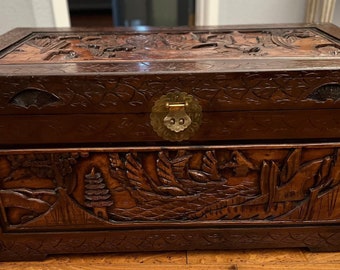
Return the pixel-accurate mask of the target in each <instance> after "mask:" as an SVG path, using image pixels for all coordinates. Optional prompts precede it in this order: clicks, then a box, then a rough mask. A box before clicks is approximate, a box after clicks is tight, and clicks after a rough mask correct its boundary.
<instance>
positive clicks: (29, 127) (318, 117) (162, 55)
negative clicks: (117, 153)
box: [0, 25, 340, 143]
mask: <svg viewBox="0 0 340 270" xmlns="http://www.w3.org/2000/svg"><path fill="white" fill-rule="evenodd" d="M339 38H340V31H339V29H338V28H337V27H336V26H334V25H288V26H287V25H285V26H282V25H281V26H280V25H277V26H272V25H271V26H241V27H237V26H233V27H202V28H190V29H189V28H178V29H149V28H148V29H137V28H136V29H126V28H114V29H16V30H13V31H11V32H9V33H7V34H5V35H3V36H1V38H0V117H1V119H2V123H3V124H1V125H0V129H1V128H2V129H3V131H5V130H7V131H8V130H11V131H12V132H15V136H12V135H13V134H14V133H13V134H12V135H10V134H8V135H1V136H2V137H4V136H5V137H6V136H7V137H6V138H3V139H2V142H5V143H13V142H18V141H19V142H28V141H29V142H33V141H37V142H39V143H40V142H45V143H55V142H63V143H66V142H70V141H74V140H75V139H74V138H73V137H76V136H77V140H78V141H80V142H98V141H100V142H108V141H109V142H112V141H122V140H126V141H129V142H130V141H137V140H139V138H140V136H142V137H143V140H146V141H153V142H154V141H157V140H162V139H160V137H157V135H156V134H155V132H154V131H153V129H152V127H151V124H150V113H151V112H152V110H153V108H154V107H155V104H157V101H158V100H160V99H162V97H163V99H164V96H167V95H169V93H170V94H171V93H185V94H187V95H188V96H189V99H191V98H193V99H194V100H195V101H197V104H198V105H197V106H196V105H195V106H193V107H194V108H201V110H202V119H201V120H200V128H199V130H198V133H195V134H194V135H193V137H191V139H192V140H194V141H195V140H196V141H203V140H236V139H254V138H259V137H261V136H262V138H264V139H268V138H271V139H280V138H294V139H295V138H302V137H308V136H309V137H318V138H320V137H322V135H321V133H322V126H329V125H331V126H333V127H335V128H336V130H338V127H337V124H336V123H335V122H334V121H336V119H335V120H332V121H331V120H323V119H330V118H332V117H330V116H331V115H334V112H335V110H339V109H340V105H339V102H338V100H339V97H340V79H339V78H340V41H339ZM180 95H181V94H180ZM165 105H166V106H167V107H168V108H169V111H170V116H173V115H176V117H177V116H179V117H178V120H179V121H180V120H185V123H186V124H188V123H190V124H191V122H190V121H191V120H193V119H192V117H189V118H190V119H188V118H187V116H186V115H185V113H183V111H185V108H186V110H188V108H189V107H190V108H191V107H192V106H191V105H190V106H186V105H185V102H184V103H183V101H180V102H178V101H176V100H175V101H173V102H172V103H171V104H167V102H165ZM156 107H157V106H156ZM297 111H299V112H302V113H299V115H301V117H296V115H297ZM179 112H180V113H179ZM181 113H183V115H182V116H183V117H182V116H181ZM168 114H169V113H168V112H167V114H166V116H167V115H168ZM28 115H30V117H29V118H28ZM307 116H309V117H308V119H309V120H308V121H310V122H313V123H312V124H310V125H309V126H306V125H305V124H303V125H304V126H305V129H304V131H303V132H297V131H296V127H297V126H301V123H302V122H305V121H306V117H307ZM176 117H175V118H176ZM70 119H72V121H71V120H70ZM98 119H101V120H100V121H98ZM162 119H165V117H163V118H162ZM173 119H174V118H173V117H168V118H167V119H166V120H164V121H165V122H164V123H165V125H169V126H170V125H171V121H173ZM176 119H177V118H176ZM211 119H214V121H213V122H212V121H211ZM112 121H113V122H114V123H113V124H112ZM315 121H316V122H315ZM325 121H326V122H327V123H325ZM329 121H331V122H329ZM216 122H220V123H217V124H216ZM74 123H77V124H78V125H79V126H80V131H79V132H78V133H77V134H76V133H75V132H74V131H73V133H72V132H70V130H71V129H72V128H73V127H74ZM109 123H110V124H109ZM282 123H285V124H282ZM334 123H335V124H334ZM40 126H41V127H44V128H45V130H44V131H43V130H42V128H39V127H40ZM108 126H110V127H111V128H108ZM315 126H317V128H318V129H319V132H315V128H312V127H315ZM17 127H21V129H24V132H22V131H18V128H17ZM112 127H114V128H112ZM171 128H174V129H176V130H175V131H174V130H173V131H174V132H176V133H178V132H181V128H183V126H176V127H171ZM171 128H170V130H171ZM185 128H187V127H185ZM240 128H243V131H244V132H241V133H240V132H239V130H240ZM35 130H40V132H39V134H38V133H37V132H36V131H35ZM48 130H49V131H48ZM119 130H120V132H119ZM127 130H128V131H131V132H130V133H128V134H127V133H126V131H127ZM46 132H47V133H46ZM117 132H118V133H117ZM334 132H335V131H334V130H333V131H332V132H331V135H323V136H324V137H325V136H326V137H327V138H328V137H338V136H340V134H338V133H339V131H337V132H338V133H336V132H335V133H336V134H335V133H334ZM98 133H100V136H99V137H98V136H94V134H97V135H98ZM25 134H26V135H25ZM32 134H35V136H33V137H34V138H35V139H33V137H32ZM46 134H47V135H46ZM68 134H73V135H68ZM117 134H118V135H117ZM37 135H39V136H37ZM20 136H24V137H22V139H18V137H20ZM29 136H30V139H28V137H29ZM67 136H69V137H67ZM118 138H120V139H118Z"/></svg>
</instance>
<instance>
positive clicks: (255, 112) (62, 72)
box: [0, 25, 340, 260]
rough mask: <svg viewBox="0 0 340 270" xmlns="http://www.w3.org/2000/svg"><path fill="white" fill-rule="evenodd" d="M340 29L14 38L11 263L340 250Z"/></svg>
mask: <svg viewBox="0 0 340 270" xmlns="http://www.w3.org/2000/svg"><path fill="white" fill-rule="evenodd" d="M339 39H340V30H339V29H338V28H337V27H335V26H333V25H320V26H316V25H294V26H261V27H260V26H247V27H231V28H196V29H186V28H180V29H97V30H91V29H80V30H70V29H17V30H13V31H11V32H9V33H7V34H5V35H3V36H2V37H1V39H0V147H1V149H0V222H1V223H0V225H1V227H0V260H34V259H42V258H44V257H45V256H46V255H48V254H58V253H74V252H77V253H93V252H115V251H151V250H189V249H190V250H192V249H236V248H283V247H307V248H309V249H311V250H340V195H339V191H340V41H339Z"/></svg>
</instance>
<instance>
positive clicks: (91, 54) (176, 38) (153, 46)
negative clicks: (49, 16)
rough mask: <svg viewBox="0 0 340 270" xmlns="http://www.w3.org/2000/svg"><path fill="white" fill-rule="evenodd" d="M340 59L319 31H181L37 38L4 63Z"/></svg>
mask: <svg viewBox="0 0 340 270" xmlns="http://www.w3.org/2000/svg"><path fill="white" fill-rule="evenodd" d="M256 57H261V58H272V57H274V58H287V57H290V58H292V57H293V58H294V57H298V58H301V57H302V58H308V57H332V58H340V43H339V42H337V41H336V40H334V39H332V38H330V37H329V36H327V35H325V34H323V33H321V32H320V31H317V30H315V29H313V28H308V29H305V28H293V29H286V28H282V29H264V30H224V31H222V30H218V31H217V30H215V31H214V30H211V31H208V30H206V31H195V30H194V31H186V30H184V31H181V32H179V31H177V32H166V31H164V30H163V31H158V32H124V33H119V32H115V31H104V32H61V33H53V32H44V33H34V34H32V35H31V36H30V37H29V38H27V39H25V40H24V41H22V42H20V43H19V44H16V45H14V46H13V48H11V49H10V50H9V51H7V52H5V53H3V55H2V57H1V59H0V63H1V64H8V63H10V64H21V63H74V62H93V61H103V62H116V61H118V62H119V61H140V62H144V64H145V63H147V62H149V61H169V60H177V61H178V60H183V59H185V60H203V59H209V60H224V59H252V58H256Z"/></svg>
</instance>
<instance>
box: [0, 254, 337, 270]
mask: <svg viewBox="0 0 340 270" xmlns="http://www.w3.org/2000/svg"><path fill="white" fill-rule="evenodd" d="M0 269H1V270H9V269H10V270H16V269H25V270H63V269H68V270H69V269H70V270H78V269H81V270H127V269H134V270H135V269H136V270H138V269H140V270H142V269H144V270H194V269H197V270H222V269H227V270H254V269H265V270H269V269H273V270H274V269H275V270H286V269H290V270H291V269H293V270H302V269H311V270H314V269H318V270H327V269H332V270H335V269H337V270H338V269H340V252H334V253H312V252H309V251H307V250H302V249H286V250H252V251H249V250H243V251H188V252H185V251H183V252H154V253H125V254H121V253H120V254H99V255H72V256H65V255H63V256H51V257H48V258H47V259H46V260H45V261H43V262H6V263H0Z"/></svg>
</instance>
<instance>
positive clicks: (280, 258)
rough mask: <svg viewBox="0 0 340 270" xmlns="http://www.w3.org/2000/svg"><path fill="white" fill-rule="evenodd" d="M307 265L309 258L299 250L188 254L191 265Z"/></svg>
mask: <svg viewBox="0 0 340 270" xmlns="http://www.w3.org/2000/svg"><path fill="white" fill-rule="evenodd" d="M286 262H290V263H306V262H307V258H306V257H305V256H304V253H303V252H302V251H301V250H299V249H295V250H291V249H287V250H284V249H283V250H266V249H264V250H242V251H194V252H190V251H189V252H188V263H189V264H238V265H239V264H285V263H286Z"/></svg>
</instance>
